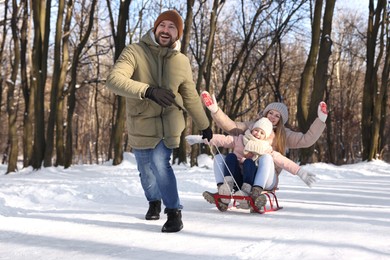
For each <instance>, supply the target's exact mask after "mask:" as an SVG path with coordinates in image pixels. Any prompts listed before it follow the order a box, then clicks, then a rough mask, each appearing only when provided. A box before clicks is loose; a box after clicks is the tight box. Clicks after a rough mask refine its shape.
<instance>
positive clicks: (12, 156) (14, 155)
mask: <svg viewBox="0 0 390 260" xmlns="http://www.w3.org/2000/svg"><path fill="white" fill-rule="evenodd" d="M18 10H19V8H18V4H17V2H16V0H12V19H11V29H12V40H13V43H14V50H13V51H14V57H15V58H14V60H13V65H12V72H11V79H10V80H8V81H7V83H8V94H7V113H8V138H9V142H10V143H9V144H10V149H9V155H8V167H7V172H6V173H10V172H15V171H16V170H17V162H18V134H17V120H16V119H17V110H18V108H17V103H18V101H17V100H16V99H15V85H16V79H17V76H18V72H19V62H20V46H19V39H18V28H17V25H18Z"/></svg>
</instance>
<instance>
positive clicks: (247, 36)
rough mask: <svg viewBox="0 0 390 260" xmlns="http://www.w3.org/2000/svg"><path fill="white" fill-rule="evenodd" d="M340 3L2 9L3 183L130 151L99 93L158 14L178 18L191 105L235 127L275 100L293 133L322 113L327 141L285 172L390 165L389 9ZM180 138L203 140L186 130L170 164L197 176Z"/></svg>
mask: <svg viewBox="0 0 390 260" xmlns="http://www.w3.org/2000/svg"><path fill="white" fill-rule="evenodd" d="M345 2H350V1H343V0H245V1H244V0H230V1H224V0H200V1H195V0H186V1H184V0H174V1H173V0H172V1H171V0H167V1H161V0H122V1H110V0H107V1H102V0H90V1H85V0H57V1H52V0H30V1H28V0H12V1H11V0H0V31H1V33H0V60H1V64H2V66H1V67H0V93H1V94H0V95H1V96H0V124H1V128H0V154H1V160H2V164H6V165H7V173H10V172H15V171H17V170H19V169H18V165H19V167H20V164H21V165H23V166H22V167H28V166H32V167H33V168H34V169H39V168H41V167H50V166H64V167H65V168H68V167H70V166H72V165H75V164H102V163H104V162H105V161H107V160H113V163H114V164H119V163H121V162H122V160H123V154H124V152H131V147H130V146H129V145H128V144H127V136H126V126H125V125H126V124H125V120H126V116H125V109H124V107H125V103H124V99H123V98H121V97H119V96H115V95H114V94H113V93H112V92H110V91H109V90H108V89H107V88H106V87H105V80H106V77H107V75H108V73H109V71H110V69H111V68H112V66H113V64H114V62H115V60H116V59H117V58H118V56H119V55H120V53H121V51H122V50H123V48H124V47H125V46H126V45H127V44H131V43H134V42H137V41H138V40H139V39H140V38H141V37H142V35H143V34H145V33H146V31H147V30H148V29H150V28H151V27H152V26H153V22H154V19H156V18H157V16H158V14H159V13H160V12H162V11H165V10H167V9H175V10H177V11H178V12H179V13H180V14H181V15H182V18H183V21H184V25H185V27H184V35H183V37H182V47H181V51H182V52H183V53H184V54H186V55H187V56H188V57H189V59H190V61H191V64H192V69H193V78H194V82H195V84H196V87H197V90H198V92H199V93H200V92H201V91H203V90H207V91H209V92H210V93H212V94H215V96H216V99H217V101H218V105H219V107H220V108H221V109H222V110H223V111H224V112H225V113H227V115H228V116H229V117H230V118H231V119H233V120H236V121H245V120H250V119H251V118H254V117H255V116H256V114H257V113H258V112H259V111H261V110H262V109H264V107H265V106H266V105H267V104H268V103H270V102H275V101H278V102H283V103H285V104H286V105H287V106H288V108H289V121H288V125H289V127H291V129H294V130H300V131H302V132H305V131H306V130H307V129H308V128H309V126H310V124H311V123H312V121H313V120H314V119H315V117H316V115H317V106H318V104H319V102H320V101H322V100H323V101H325V102H326V103H327V105H328V109H329V116H328V119H327V128H326V130H325V131H324V134H323V135H322V137H321V138H320V139H319V141H318V142H317V143H316V144H315V145H314V146H313V147H310V148H306V149H300V150H297V151H291V152H290V153H289V154H288V155H289V157H290V158H291V159H293V160H295V161H299V162H300V163H301V164H306V163H313V162H326V163H333V164H335V165H342V164H352V163H357V162H361V161H371V160H373V159H380V160H384V161H387V162H390V151H389V144H390V120H389V119H390V116H389V113H390V110H389V108H390V99H389V95H388V91H389V88H390V84H389V72H390V32H389V14H390V12H389V10H390V9H389V8H390V7H389V2H388V1H387V0H376V1H374V0H364V1H361V2H364V4H363V5H361V6H360V5H357V4H356V5H355V4H347V3H345ZM357 2H360V1H357ZM205 109H206V108H205ZM206 110H207V109H206ZM207 113H208V111H207ZM210 121H211V117H210ZM211 124H212V127H213V131H214V133H222V132H221V130H220V129H218V127H216V125H215V124H214V123H213V122H212V121H211ZM188 134H199V129H195V127H194V126H193V125H192V121H191V118H190V117H187V128H186V130H185V131H184V132H183V134H182V142H181V145H180V147H179V148H178V149H176V150H175V151H174V157H175V158H174V159H175V163H181V162H185V161H187V160H188V159H189V160H190V164H191V165H197V156H198V155H199V154H201V153H208V152H209V151H207V147H201V146H192V147H190V146H189V145H188V144H186V142H185V139H184V137H185V136H186V135H188ZM19 163H20V164H19Z"/></svg>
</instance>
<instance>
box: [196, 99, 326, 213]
mask: <svg viewBox="0 0 390 260" xmlns="http://www.w3.org/2000/svg"><path fill="white" fill-rule="evenodd" d="M201 97H202V101H203V103H204V104H205V105H206V107H207V108H208V109H209V110H210V112H211V116H212V118H213V120H214V121H215V123H216V124H217V126H219V127H220V128H222V129H223V130H224V131H225V132H227V133H229V134H230V135H239V134H243V133H244V132H245V131H246V130H247V129H250V128H251V126H252V125H253V124H254V122H255V121H256V120H254V121H248V122H234V121H233V120H231V119H230V118H229V117H228V116H227V115H226V114H225V113H224V112H223V111H222V110H221V109H219V107H218V104H217V102H216V99H215V96H214V95H213V96H211V95H210V94H209V93H208V92H207V91H204V92H202V94H201ZM317 113H318V117H317V118H316V119H315V120H314V122H313V123H312V125H311V126H310V128H309V130H308V131H307V132H306V133H301V132H294V131H292V130H290V129H288V128H286V127H285V124H286V123H287V121H288V110H287V107H286V105H284V104H283V103H279V102H274V103H270V104H268V105H267V107H266V108H265V109H264V111H263V112H262V113H261V114H259V116H264V117H267V118H268V119H269V120H270V121H271V122H272V125H273V127H274V133H275V137H274V139H273V143H272V147H273V149H274V150H275V151H278V152H280V153H281V154H285V151H286V149H297V148H306V147H310V146H312V145H313V144H314V143H315V142H316V141H317V140H318V138H319V137H320V136H321V134H322V132H323V131H324V129H325V127H326V124H325V121H326V118H327V116H328V112H327V108H326V103H325V102H321V103H320V104H319V106H318V110H317ZM224 164H225V162H224V158H223V156H221V155H217V156H215V158H214V175H215V180H216V183H217V186H218V187H220V186H221V185H222V184H223V182H224V179H223V173H221V171H220V169H223V168H224ZM280 172H281V169H280V168H279V167H275V164H274V162H273V158H272V156H271V155H269V154H265V155H263V156H261V157H260V158H259V167H258V169H257V172H256V176H255V180H254V184H253V188H252V195H251V196H252V199H253V200H254V202H255V205H256V207H258V208H261V207H262V206H264V204H265V202H266V198H265V195H264V194H262V191H263V190H273V189H276V187H277V185H278V176H279V174H280ZM298 176H299V177H300V178H301V179H302V180H303V181H304V182H305V183H306V184H307V185H308V186H309V187H310V186H311V185H312V184H313V182H314V179H313V177H314V176H313V175H312V174H310V173H306V172H304V171H302V172H301V174H298ZM203 196H204V198H205V199H206V200H207V201H208V202H210V203H214V197H213V194H212V193H210V192H208V191H205V192H204V193H203ZM219 205H220V206H222V207H221V208H227V205H222V202H219Z"/></svg>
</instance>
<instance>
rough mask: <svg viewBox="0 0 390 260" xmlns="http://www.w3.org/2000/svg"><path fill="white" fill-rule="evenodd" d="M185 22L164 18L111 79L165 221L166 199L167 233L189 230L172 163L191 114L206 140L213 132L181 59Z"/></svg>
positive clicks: (156, 212)
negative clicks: (172, 156)
mask: <svg viewBox="0 0 390 260" xmlns="http://www.w3.org/2000/svg"><path fill="white" fill-rule="evenodd" d="M182 34H183V21H182V18H181V16H180V15H179V14H178V13H177V12H176V11H174V10H169V11H166V12H163V13H161V14H160V15H159V16H158V18H157V20H156V21H155V23H154V28H153V29H150V30H149V31H148V32H147V33H146V34H145V35H144V36H143V37H142V39H141V41H140V42H139V43H135V44H131V45H129V46H127V47H126V48H125V49H124V50H123V52H122V53H121V55H120V57H119V58H118V60H117V62H116V63H115V65H114V68H113V69H112V71H111V72H110V74H109V75H108V77H107V83H106V85H107V87H108V88H109V89H110V90H112V91H113V92H114V93H116V94H117V95H121V96H124V97H126V112H127V128H128V134H129V143H130V145H131V147H132V148H133V152H134V155H135V158H136V160H137V167H138V170H139V172H140V179H141V185H142V188H143V189H144V192H145V196H146V199H147V200H148V201H149V210H148V212H147V213H146V216H145V218H146V219H147V220H156V219H159V218H160V212H161V199H162V201H163V203H164V205H165V213H166V214H167V222H166V223H165V224H164V226H163V227H162V230H161V231H162V232H178V231H180V230H181V229H182V228H183V222H182V219H181V209H182V205H180V199H179V195H178V190H177V183H176V177H175V175H174V172H173V169H172V166H171V163H170V160H171V155H172V149H173V148H177V147H178V146H179V144H180V135H181V133H182V131H183V130H184V128H185V120H184V116H183V110H184V109H186V111H187V112H188V113H189V115H190V116H191V117H192V119H193V120H194V122H195V124H196V125H197V127H198V128H199V129H202V134H203V138H207V140H211V138H212V135H213V133H212V131H211V129H210V127H209V121H208V118H207V116H206V113H205V111H204V110H203V107H202V103H201V101H200V97H199V94H198V93H197V91H196V88H195V83H194V81H193V79H192V71H191V66H190V63H189V60H188V58H187V57H186V56H185V55H183V54H182V53H180V37H181V36H182Z"/></svg>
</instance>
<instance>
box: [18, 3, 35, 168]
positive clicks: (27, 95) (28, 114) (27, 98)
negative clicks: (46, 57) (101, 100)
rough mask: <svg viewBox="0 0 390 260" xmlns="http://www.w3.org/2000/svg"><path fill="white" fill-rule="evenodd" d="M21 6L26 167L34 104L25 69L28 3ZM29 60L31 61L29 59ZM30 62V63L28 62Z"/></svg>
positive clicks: (24, 152)
mask: <svg viewBox="0 0 390 260" xmlns="http://www.w3.org/2000/svg"><path fill="white" fill-rule="evenodd" d="M21 4H23V19H22V20H23V21H22V30H21V32H20V77H21V81H22V82H21V85H22V90H23V97H24V104H25V108H24V114H23V167H28V166H30V165H31V163H32V156H33V135H34V134H33V119H34V118H33V111H34V106H33V104H34V102H33V100H32V97H33V95H31V89H30V86H29V82H28V75H27V73H28V72H27V68H28V67H30V64H29V65H28V64H27V57H28V56H29V57H31V56H30V54H31V53H30V51H28V47H27V44H28V39H29V37H28V23H29V17H28V2H27V0H22V1H21ZM29 60H31V59H30V58H29ZM30 62H31V61H30Z"/></svg>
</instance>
